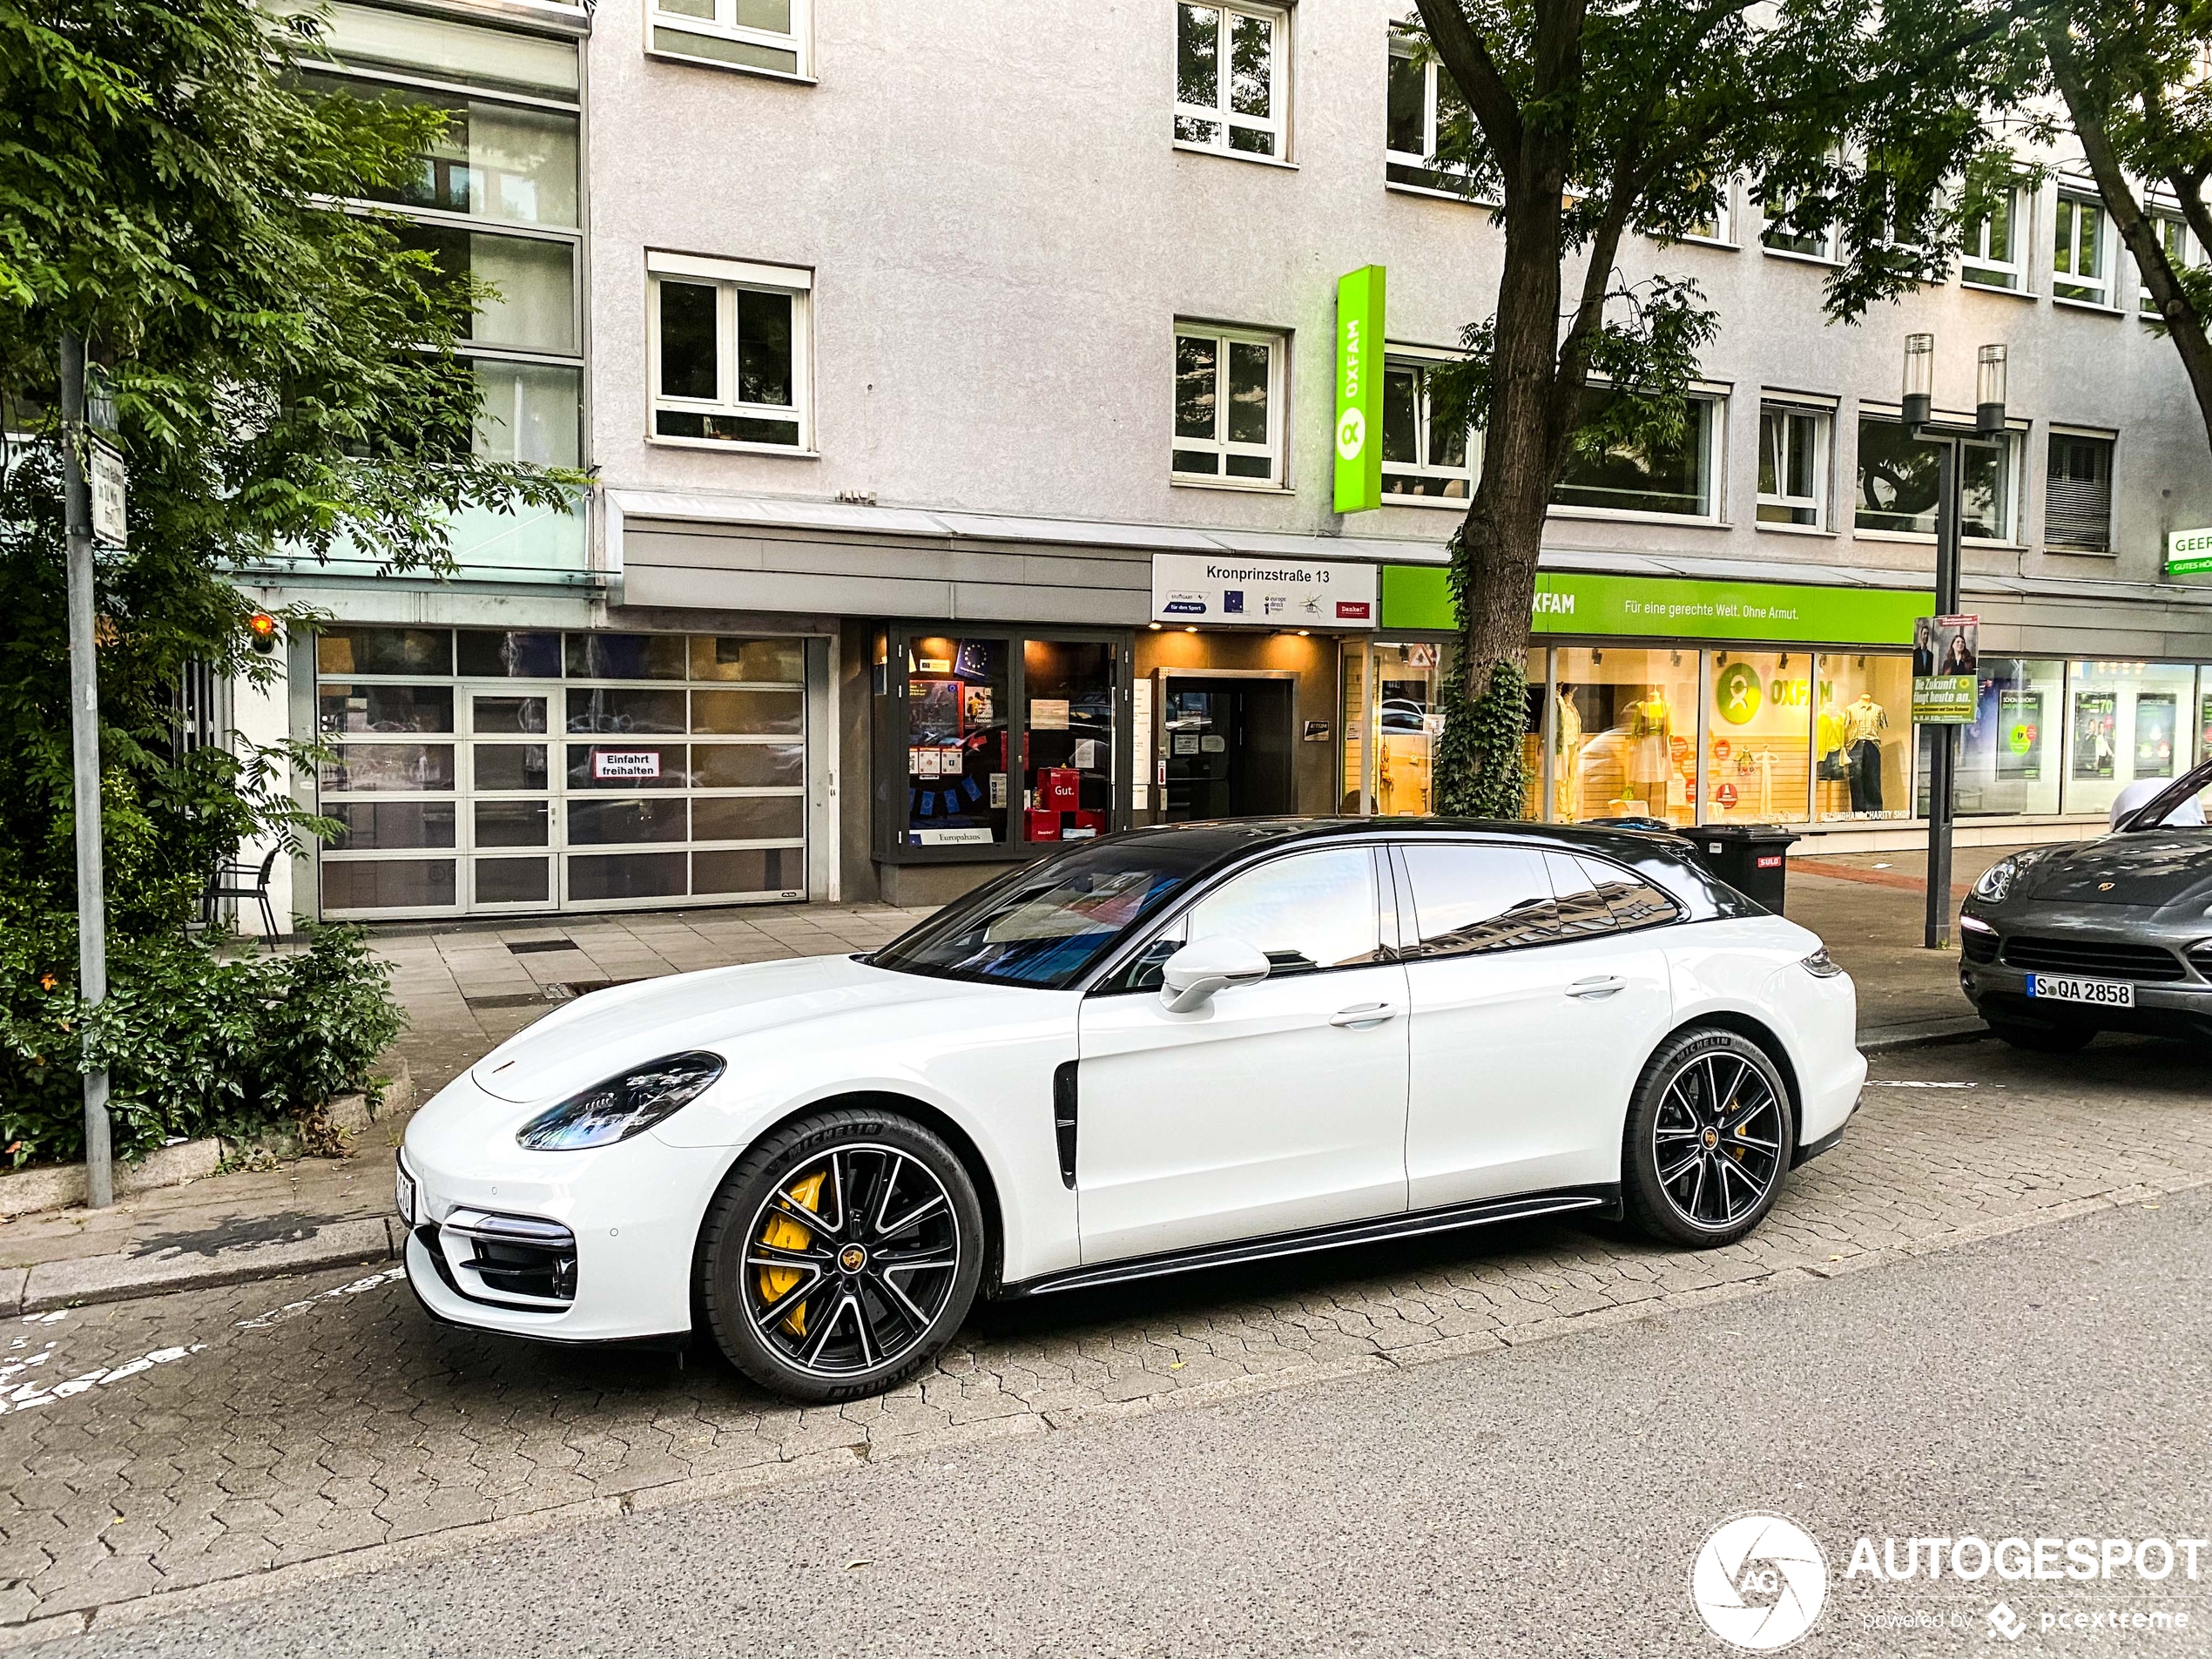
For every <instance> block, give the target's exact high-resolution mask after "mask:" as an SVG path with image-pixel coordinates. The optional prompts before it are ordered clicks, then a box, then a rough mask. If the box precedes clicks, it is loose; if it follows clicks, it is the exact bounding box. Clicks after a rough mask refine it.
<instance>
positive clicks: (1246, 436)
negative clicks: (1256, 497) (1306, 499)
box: [1172, 325, 1283, 488]
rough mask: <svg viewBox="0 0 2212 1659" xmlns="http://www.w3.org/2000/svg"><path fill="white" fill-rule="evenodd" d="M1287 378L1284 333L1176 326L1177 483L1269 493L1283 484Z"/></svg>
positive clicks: (1175, 469)
mask: <svg viewBox="0 0 2212 1659" xmlns="http://www.w3.org/2000/svg"><path fill="white" fill-rule="evenodd" d="M1282 373H1283V338H1282V336H1281V335H1279V334H1256V333H1251V332H1249V331H1244V330H1238V331H1234V332H1232V331H1230V330H1227V329H1218V328H1194V327H1189V326H1187V325H1177V328H1176V331H1175V445H1174V458H1173V462H1172V470H1173V473H1174V475H1175V478H1176V481H1177V482H1179V483H1204V482H1216V483H1225V484H1243V485H1246V486H1248V487H1254V488H1264V487H1267V486H1270V485H1273V484H1277V483H1279V482H1281V480H1282V459H1283V446H1282V407H1283V397H1282V388H1281V378H1282Z"/></svg>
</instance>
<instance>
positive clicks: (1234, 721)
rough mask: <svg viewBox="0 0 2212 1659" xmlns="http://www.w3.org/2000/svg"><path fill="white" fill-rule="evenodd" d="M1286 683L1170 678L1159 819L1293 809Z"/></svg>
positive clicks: (1177, 820) (1288, 684) (1162, 740)
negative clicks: (1162, 814)
mask: <svg viewBox="0 0 2212 1659" xmlns="http://www.w3.org/2000/svg"><path fill="white" fill-rule="evenodd" d="M1161 706H1162V710H1163V726H1162V730H1161V734H1160V754H1161V759H1163V761H1164V762H1165V764H1166V777H1167V787H1166V789H1165V790H1164V791H1163V803H1162V804H1163V807H1164V809H1165V813H1166V821H1167V822H1169V823H1170V824H1188V823H1191V822H1194V821H1196V820H1197V819H1206V818H1253V817H1262V816H1265V815H1268V814H1271V813H1288V812H1291V811H1293V810H1295V808H1296V805H1297V799H1298V794H1297V788H1296V785H1295V782H1294V779H1293V776H1292V770H1291V758H1292V757H1293V756H1294V755H1295V754H1296V753H1297V749H1296V746H1295V745H1296V744H1297V741H1298V738H1297V734H1296V733H1295V732H1292V731H1291V713H1292V710H1291V681H1289V680H1286V679H1282V680H1278V679H1229V678H1224V679H1201V678H1195V677H1194V678H1184V677H1183V676H1181V675H1177V676H1176V677H1175V678H1172V679H1170V680H1169V681H1168V683H1167V689H1166V695H1165V696H1164V697H1163V698H1162V699H1161Z"/></svg>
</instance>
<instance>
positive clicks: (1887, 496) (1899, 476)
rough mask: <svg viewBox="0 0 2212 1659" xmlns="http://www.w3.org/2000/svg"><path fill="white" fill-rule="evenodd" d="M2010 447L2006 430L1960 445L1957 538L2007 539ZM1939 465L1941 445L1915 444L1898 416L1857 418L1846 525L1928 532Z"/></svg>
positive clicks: (2010, 521)
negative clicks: (1854, 474) (1852, 505)
mask: <svg viewBox="0 0 2212 1659" xmlns="http://www.w3.org/2000/svg"><path fill="white" fill-rule="evenodd" d="M1941 462H1942V446H1941V445H1940V444H1937V443H1923V442H1919V441H1918V440H1916V439H1915V438H1914V437H1913V436H1912V434H1911V433H1909V432H1908V431H1906V430H1905V427H1904V426H1903V424H1902V423H1900V422H1898V421H1894V420H1890V419H1888V418H1885V417H1882V416H1876V415H1862V416H1860V417H1859V422H1858V505H1857V508H1856V509H1855V511H1854V513H1853V516H1852V523H1854V524H1855V525H1856V526H1857V528H1858V529H1862V530H1888V531H1894V532H1900V533H1903V534H1906V535H1913V536H1933V535H1934V534H1935V516H1936V494H1937V474H1938V469H1939V466H1940V465H1941ZM1959 465H1960V468H1961V476H1960V482H1959V509H1960V517H1959V535H1960V536H1964V537H1966V538H1968V539H1971V540H1976V541H1984V542H2008V541H2010V540H2012V538H2013V438H2012V437H2011V436H2010V435H2006V437H2003V438H2000V439H1998V440H1997V441H1996V442H1993V443H1979V442H1966V443H1962V444H1960V445H1959Z"/></svg>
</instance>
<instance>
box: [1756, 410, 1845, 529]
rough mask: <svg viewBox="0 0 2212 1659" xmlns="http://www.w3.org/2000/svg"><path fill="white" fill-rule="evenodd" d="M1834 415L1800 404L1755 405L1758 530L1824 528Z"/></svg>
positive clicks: (1826, 523)
mask: <svg viewBox="0 0 2212 1659" xmlns="http://www.w3.org/2000/svg"><path fill="white" fill-rule="evenodd" d="M1835 422H1836V417H1835V415H1833V414H1832V413H1831V411H1829V410H1827V409H1824V408H1811V407H1808V406H1807V405H1804V404H1802V403H1774V402H1768V403H1762V404H1760V405H1759V509H1758V519H1759V523H1762V524H1792V525H1795V526H1797V528H1798V529H1816V530H1817V529H1827V528H1828V442H1829V435H1830V434H1831V432H1832V431H1833V430H1834V428H1835Z"/></svg>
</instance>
